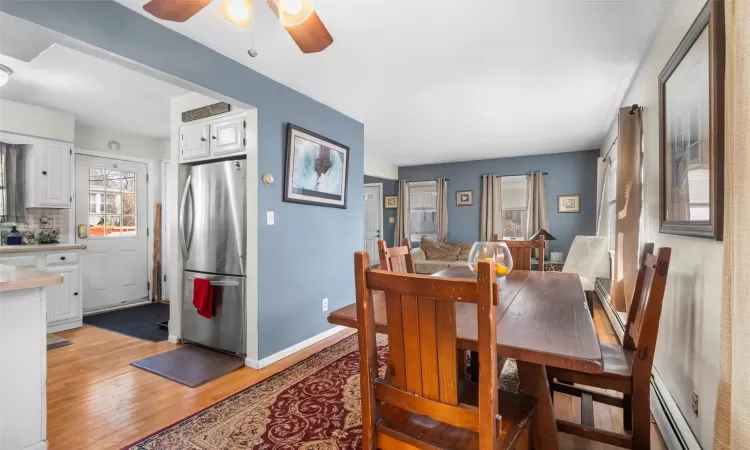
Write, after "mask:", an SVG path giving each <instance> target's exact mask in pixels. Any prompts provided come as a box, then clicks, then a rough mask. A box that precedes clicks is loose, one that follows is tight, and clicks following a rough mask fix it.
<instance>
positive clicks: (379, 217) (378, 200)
mask: <svg viewBox="0 0 750 450" xmlns="http://www.w3.org/2000/svg"><path fill="white" fill-rule="evenodd" d="M363 195H364V215H365V220H364V222H365V244H364V249H365V251H366V252H367V253H368V254H369V255H370V263H371V264H372V265H375V264H379V263H380V257H379V256H378V240H380V239H382V236H383V184H382V183H367V184H365V189H364V194H363Z"/></svg>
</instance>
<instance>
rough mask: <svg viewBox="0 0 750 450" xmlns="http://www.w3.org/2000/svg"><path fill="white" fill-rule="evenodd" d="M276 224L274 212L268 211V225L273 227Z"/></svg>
mask: <svg viewBox="0 0 750 450" xmlns="http://www.w3.org/2000/svg"><path fill="white" fill-rule="evenodd" d="M274 222H275V220H274V214H273V211H266V225H273V224H274Z"/></svg>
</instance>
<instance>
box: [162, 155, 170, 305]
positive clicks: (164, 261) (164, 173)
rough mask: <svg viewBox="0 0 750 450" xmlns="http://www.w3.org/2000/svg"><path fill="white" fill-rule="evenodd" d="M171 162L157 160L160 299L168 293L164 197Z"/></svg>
mask: <svg viewBox="0 0 750 450" xmlns="http://www.w3.org/2000/svg"><path fill="white" fill-rule="evenodd" d="M169 164H171V161H170V160H168V159H162V160H161V161H160V162H159V166H160V167H159V168H160V169H161V188H160V192H161V199H160V200H161V258H160V259H161V261H162V264H161V280H159V281H160V283H161V293H162V300H165V298H164V297H165V296H164V293H165V292H167V293H169V288H168V286H169V284H168V283H167V282H166V281H165V278H166V276H167V270H166V267H167V266H168V265H169V262H170V261H169V252H168V251H167V250H166V248H167V244H168V243H169V223H168V222H167V213H166V212H167V211H166V208H167V206H166V205H167V202H166V201H165V199H166V198H167V186H168V185H169V178H168V173H167V167H168V166H169ZM166 300H169V295H167V296H166Z"/></svg>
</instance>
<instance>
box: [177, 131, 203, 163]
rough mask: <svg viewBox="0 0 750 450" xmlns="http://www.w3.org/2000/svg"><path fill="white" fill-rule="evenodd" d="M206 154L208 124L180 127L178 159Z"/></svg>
mask: <svg viewBox="0 0 750 450" xmlns="http://www.w3.org/2000/svg"><path fill="white" fill-rule="evenodd" d="M204 156H208V124H198V125H190V126H186V127H182V128H180V159H181V160H186V159H195V158H202V157H204Z"/></svg>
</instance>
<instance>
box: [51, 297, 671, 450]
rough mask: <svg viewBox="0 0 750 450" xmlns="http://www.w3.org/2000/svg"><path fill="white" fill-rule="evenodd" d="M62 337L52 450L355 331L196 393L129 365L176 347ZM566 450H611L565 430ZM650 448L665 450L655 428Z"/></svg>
mask: <svg viewBox="0 0 750 450" xmlns="http://www.w3.org/2000/svg"><path fill="white" fill-rule="evenodd" d="M597 307H598V309H597V310H596V312H595V317H594V321H595V324H596V328H597V332H598V334H599V338H600V339H601V340H602V341H606V342H617V338H616V337H615V335H614V332H613V330H612V329H611V326H610V325H609V322H608V320H607V316H606V314H605V312H604V310H602V309H601V307H600V306H599V305H598V304H597ZM57 334H58V335H60V336H62V337H64V338H65V339H69V340H70V341H72V342H73V345H70V346H67V347H62V348H58V349H55V350H52V351H49V352H48V353H47V355H48V356H47V367H48V375H47V439H48V440H49V443H50V448H51V449H52V450H68V449H76V450H84V449H96V450H105V449H119V448H122V447H124V446H126V445H128V444H131V443H133V442H135V441H137V440H139V439H140V438H143V437H145V436H148V435H149V434H151V433H154V432H156V431H158V430H160V429H162V428H164V427H166V426H169V425H171V424H172V423H174V422H176V421H178V420H180V419H182V418H184V417H187V416H189V415H191V414H194V413H196V412H198V411H200V410H201V409H203V408H205V407H207V406H210V405H212V404H213V403H216V402H217V401H219V400H221V399H223V398H225V397H227V396H229V395H231V394H233V393H235V392H238V391H240V390H242V389H244V388H246V387H248V386H251V385H253V384H255V383H258V382H259V381H261V380H263V379H265V378H268V377H269V376H271V375H273V374H275V373H277V372H280V371H282V370H284V369H286V368H287V367H289V366H291V365H293V364H295V363H296V362H298V361H300V360H302V359H304V358H306V357H308V356H310V355H311V354H313V353H316V352H318V351H320V350H322V349H324V348H326V347H327V346H330V345H332V344H334V343H336V342H338V341H340V340H341V339H344V338H345V337H348V336H350V335H351V334H353V331H346V332H342V333H339V334H337V335H335V336H332V337H330V338H328V339H326V340H324V341H322V342H319V343H318V344H315V345H313V346H311V347H308V348H307V349H305V350H304V351H301V352H299V353H297V354H295V355H293V356H290V357H288V358H286V359H284V360H281V361H279V362H277V363H275V364H272V365H270V366H268V367H266V368H264V369H262V370H253V369H250V368H247V367H243V368H242V369H240V370H237V371H235V372H233V373H231V374H229V375H226V376H224V377H222V378H220V379H218V380H214V381H212V382H210V383H206V384H204V385H203V386H200V387H198V388H195V389H191V388H188V387H185V386H182V385H180V384H177V383H174V382H172V381H169V380H166V379H164V378H161V377H159V376H156V375H153V374H151V373H148V372H145V371H143V370H140V369H136V368H135V367H132V366H130V363H131V362H133V361H136V360H138V359H142V358H146V357H149V356H152V355H155V354H157V353H162V352H165V351H167V350H171V349H173V348H175V346H174V345H173V344H169V343H167V342H159V343H153V342H147V341H142V340H140V339H134V338H130V337H127V336H123V335H120V334H115V333H112V332H109V331H105V330H101V329H99V328H94V327H89V326H84V327H83V328H79V329H76V330H71V331H67V332H63V333H57ZM576 400H578V399H577V398H573V397H570V396H567V395H563V394H560V393H557V394H556V397H555V412H556V414H557V416H558V417H559V418H564V419H568V420H578V419H579V418H578V417H577V414H579V411H580V408H579V407H578V405H577V403H576ZM594 413H595V418H594V420H595V424H596V426H597V427H600V428H605V429H609V430H613V431H618V430H621V429H622V411H621V410H619V409H617V408H612V407H609V406H607V405H602V404H599V403H594ZM560 443H561V448H563V449H597V450H598V449H608V448H613V447H610V446H605V445H603V444H600V443H596V442H591V441H588V440H585V439H581V438H578V437H575V436H571V435H566V434H563V433H560ZM652 443H653V445H652V448H654V449H657V450H660V449H664V448H666V447H665V445H664V442H663V440H662V439H661V436H660V435H659V432H658V430H657V428H656V425H655V424H652Z"/></svg>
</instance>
